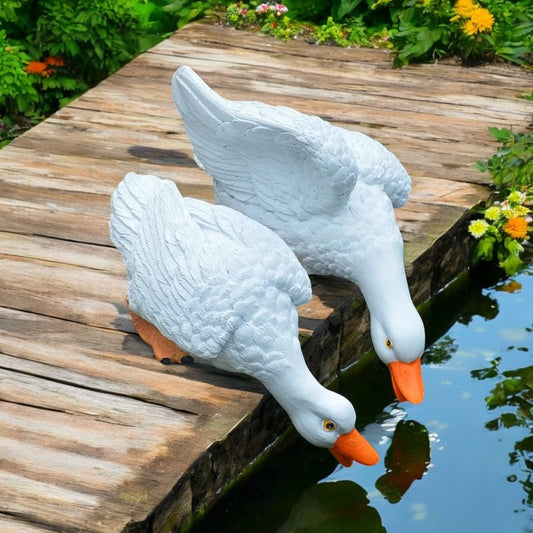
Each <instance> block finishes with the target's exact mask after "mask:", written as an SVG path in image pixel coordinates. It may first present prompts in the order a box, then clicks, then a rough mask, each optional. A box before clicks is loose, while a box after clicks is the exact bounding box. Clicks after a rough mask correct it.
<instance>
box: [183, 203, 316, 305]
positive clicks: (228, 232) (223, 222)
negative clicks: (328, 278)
mask: <svg viewBox="0 0 533 533" xmlns="http://www.w3.org/2000/svg"><path fill="white" fill-rule="evenodd" d="M184 202H185V205H186V206H187V209H188V211H189V213H190V214H191V216H192V218H193V220H194V221H195V222H196V223H197V224H198V225H199V226H200V227H201V228H202V230H203V231H204V232H212V233H214V234H215V235H219V234H223V235H225V236H226V237H227V238H228V239H230V240H231V241H232V242H234V243H237V244H238V245H239V248H241V249H242V250H241V254H245V255H246V256H249V261H250V262H251V263H256V262H257V261H258V260H259V261H260V262H261V264H262V268H263V270H264V278H265V279H269V280H270V281H271V282H272V284H273V285H274V286H275V287H276V288H277V289H278V290H279V291H281V292H286V293H287V294H289V296H290V298H291V300H292V302H293V304H294V305H302V304H304V303H306V302H308V301H309V300H310V299H311V296H312V289H311V282H310V280H309V276H308V274H307V272H306V271H305V269H304V268H303V267H302V265H301V264H300V262H299V261H298V259H297V258H296V256H295V255H294V253H293V252H292V251H291V250H290V249H289V247H288V246H287V244H286V243H285V242H284V241H283V240H282V239H281V238H280V237H278V236H277V235H276V234H275V233H274V232H273V231H271V230H269V229H268V228H266V227H265V226H263V225H262V224H260V223H258V222H256V221H255V220H252V219H251V218H249V217H247V216H246V215H243V214H242V213H240V212H238V211H235V210H234V209H230V208H228V207H225V206H222V205H212V204H209V203H206V202H202V201H200V200H196V199H195V198H184ZM243 259H244V258H243Z"/></svg>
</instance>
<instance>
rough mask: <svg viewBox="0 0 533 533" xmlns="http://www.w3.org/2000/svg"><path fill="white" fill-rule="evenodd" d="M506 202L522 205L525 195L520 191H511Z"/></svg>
mask: <svg viewBox="0 0 533 533" xmlns="http://www.w3.org/2000/svg"><path fill="white" fill-rule="evenodd" d="M507 201H508V202H510V203H512V204H523V203H524V202H525V201H526V195H525V194H524V193H523V192H520V191H512V192H510V193H509V196H508V197H507Z"/></svg>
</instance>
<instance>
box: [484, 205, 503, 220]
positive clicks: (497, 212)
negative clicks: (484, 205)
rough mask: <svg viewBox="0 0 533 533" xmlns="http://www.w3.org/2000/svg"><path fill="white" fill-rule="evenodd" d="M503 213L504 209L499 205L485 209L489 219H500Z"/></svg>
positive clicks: (486, 216)
mask: <svg viewBox="0 0 533 533" xmlns="http://www.w3.org/2000/svg"><path fill="white" fill-rule="evenodd" d="M501 214H502V210H501V208H500V206H499V205H493V206H491V207H489V208H488V209H487V210H486V211H485V218H486V219H487V220H498V219H499V218H500V216H501Z"/></svg>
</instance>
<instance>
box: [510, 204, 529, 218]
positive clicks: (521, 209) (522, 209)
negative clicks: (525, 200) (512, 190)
mask: <svg viewBox="0 0 533 533" xmlns="http://www.w3.org/2000/svg"><path fill="white" fill-rule="evenodd" d="M513 211H514V215H515V216H516V217H525V216H526V215H527V214H528V213H529V211H530V210H529V209H528V208H527V207H526V206H525V205H515V206H514V207H513Z"/></svg>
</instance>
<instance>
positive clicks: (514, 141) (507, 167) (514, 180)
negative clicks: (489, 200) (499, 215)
mask: <svg viewBox="0 0 533 533" xmlns="http://www.w3.org/2000/svg"><path fill="white" fill-rule="evenodd" d="M489 132H490V133H491V135H492V136H493V137H494V138H495V139H496V140H497V141H498V142H500V143H502V145H503V146H502V147H501V148H499V149H498V151H497V152H496V153H495V154H494V155H493V156H492V157H491V158H490V159H489V160H488V161H478V162H477V163H476V167H477V168H478V170H480V171H481V172H486V171H489V172H490V173H491V175H492V179H493V181H494V185H495V186H496V188H497V189H498V190H500V191H503V192H506V191H508V190H511V189H516V188H526V189H527V188H531V187H532V186H533V134H532V132H524V133H515V132H513V131H512V130H510V129H508V128H501V129H500V128H489Z"/></svg>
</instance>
